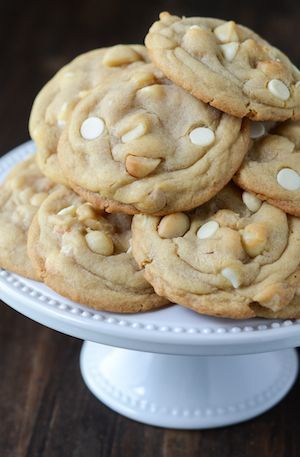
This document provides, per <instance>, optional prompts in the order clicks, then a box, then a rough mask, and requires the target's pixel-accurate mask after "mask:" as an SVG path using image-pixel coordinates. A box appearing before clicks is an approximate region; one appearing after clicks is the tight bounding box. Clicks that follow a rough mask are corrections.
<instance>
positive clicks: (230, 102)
mask: <svg viewBox="0 0 300 457" xmlns="http://www.w3.org/2000/svg"><path fill="white" fill-rule="evenodd" d="M145 44H146V47H147V48H148V51H149V53H150V56H151V58H152V60H153V61H154V62H155V64H156V65H157V66H158V67H159V68H160V69H161V70H162V71H163V72H164V73H165V75H166V76H167V77H168V78H170V79H171V80H172V81H174V82H175V83H176V84H178V85H180V86H182V87H184V89H186V90H187V91H189V92H190V93H192V94H193V95H194V96H195V97H197V98H199V99H200V100H203V101H204V102H206V103H209V104H210V105H212V106H215V107H216V108H218V109H220V110H222V111H225V112H227V113H229V114H233V115H234V116H238V117H244V116H248V117H250V118H252V119H257V120H277V121H283V120H286V119H291V118H292V119H299V118H300V72H299V70H298V69H297V68H296V67H295V66H294V65H293V64H292V63H291V62H290V60H289V59H288V58H287V57H286V56H285V55H284V54H283V53H282V52H281V51H279V50H278V49H276V48H274V47H273V46H271V45H270V44H269V43H268V42H267V41H265V40H263V39H262V38H261V37H260V36H258V35H257V34H255V33H254V32H253V31H252V30H250V29H248V28H246V27H244V26H242V25H238V24H236V23H235V22H233V21H228V22H226V21H223V20H219V19H211V18H200V17H191V18H186V17H183V18H179V17H177V16H171V15H170V14H169V13H161V15H160V20H159V21H157V22H155V23H154V24H153V25H152V27H151V28H150V31H149V33H148V35H147V36H146V40H145Z"/></svg>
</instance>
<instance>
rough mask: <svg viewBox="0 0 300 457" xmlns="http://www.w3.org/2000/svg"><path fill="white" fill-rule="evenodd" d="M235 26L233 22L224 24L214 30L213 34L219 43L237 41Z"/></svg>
mask: <svg viewBox="0 0 300 457" xmlns="http://www.w3.org/2000/svg"><path fill="white" fill-rule="evenodd" d="M236 28H237V27H236V24H235V22H233V21H228V22H225V23H224V24H222V25H219V26H218V27H216V28H215V30H214V34H215V35H216V37H217V38H218V39H219V40H220V41H221V43H228V42H229V41H239V37H238V34H237V32H236Z"/></svg>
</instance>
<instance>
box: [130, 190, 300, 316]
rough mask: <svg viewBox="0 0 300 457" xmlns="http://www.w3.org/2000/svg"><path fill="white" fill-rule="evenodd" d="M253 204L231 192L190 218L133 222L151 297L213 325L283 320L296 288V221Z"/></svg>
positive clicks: (299, 229) (299, 273) (299, 238)
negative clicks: (272, 317) (265, 317)
mask: <svg viewBox="0 0 300 457" xmlns="http://www.w3.org/2000/svg"><path fill="white" fill-rule="evenodd" d="M251 203H252V204H251ZM254 203H255V200H254V201H252V202H251V201H250V203H249V200H248V201H247V205H248V206H247V205H246V204H245V203H244V202H243V200H242V196H241V192H240V190H239V189H238V188H236V187H234V186H233V185H232V184H230V185H228V186H226V187H225V188H224V189H223V190H222V191H221V192H220V193H219V194H218V195H217V196H216V197H215V198H213V199H212V200H210V201H209V202H208V203H206V204H205V205H203V206H201V207H199V208H196V209H195V210H194V211H191V212H189V213H176V214H170V215H168V216H165V217H163V218H159V217H153V216H146V215H136V216H134V219H133V224H132V231H133V239H132V247H133V255H134V257H135V259H136V260H137V262H138V264H139V265H140V266H141V267H144V274H145V278H146V279H147V281H149V282H150V283H151V284H152V285H153V287H154V290H155V291H156V293H157V294H158V295H161V296H164V297H166V298H168V299H169V300H171V301H174V302H177V303H180V304H181V305H184V306H186V307H188V308H191V309H193V310H195V311H197V312H199V313H204V314H209V315H213V316H219V317H228V318H233V319H243V318H250V317H254V316H256V315H257V314H259V315H262V313H261V311H260V310H259V311H256V308H255V306H254V305H258V304H259V305H260V308H261V309H263V310H265V309H266V310H267V312H271V311H272V312H273V313H279V312H281V311H282V312H283V311H284V310H285V309H286V308H285V307H287V305H289V303H290V302H291V301H292V299H293V297H294V295H295V292H296V289H297V288H298V287H299V284H300V270H299V263H300V220H299V219H298V218H296V217H292V216H288V215H286V214H285V213H284V212H283V211H281V210H280V209H278V208H276V207H274V206H271V205H269V204H268V203H266V202H265V203H262V202H259V203H260V204H257V205H256V206H255V205H254ZM256 203H257V202H256ZM249 208H250V209H249Z"/></svg>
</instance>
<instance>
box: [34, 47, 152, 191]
mask: <svg viewBox="0 0 300 457" xmlns="http://www.w3.org/2000/svg"><path fill="white" fill-rule="evenodd" d="M146 62H148V57H147V51H146V49H145V47H144V46H140V45H117V46H113V47H111V48H103V49H96V50H94V51H90V52H88V53H86V54H82V55H80V56H79V57H77V58H76V59H74V60H73V61H72V62H70V63H69V64H68V65H66V66H65V67H63V68H62V69H61V70H60V71H59V72H58V73H57V74H56V75H55V76H54V77H53V78H52V79H51V80H50V81H49V82H48V83H47V84H46V85H45V86H44V87H43V89H42V90H41V91H40V93H39V94H38V96H37V97H36V99H35V101H34V104H33V107H32V111H31V116H30V121H29V130H30V134H31V137H32V139H33V140H34V141H35V142H36V145H37V149H38V151H37V158H38V165H39V167H40V168H41V170H42V171H43V173H44V174H45V175H46V176H48V177H49V178H50V179H52V180H53V181H55V182H59V183H64V184H67V182H66V179H65V177H64V175H63V173H62V172H61V168H60V167H59V164H58V161H57V155H56V151H57V143H58V140H59V137H60V135H61V132H62V131H63V128H64V126H65V124H66V122H67V120H68V118H69V116H70V113H71V112H72V110H73V109H74V106H76V104H77V103H78V101H79V100H81V99H82V98H83V97H84V96H85V95H86V94H87V93H88V92H89V90H90V89H92V88H93V87H95V86H97V85H98V84H100V83H103V82H104V81H107V80H109V81H115V80H116V81H117V79H118V78H119V77H120V75H121V74H122V73H124V71H133V72H134V71H135V70H136V68H138V67H139V66H144V65H145V63H146Z"/></svg>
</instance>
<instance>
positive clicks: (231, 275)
mask: <svg viewBox="0 0 300 457" xmlns="http://www.w3.org/2000/svg"><path fill="white" fill-rule="evenodd" d="M221 275H222V276H224V278H226V279H227V280H228V281H229V282H230V283H231V285H232V287H234V288H235V289H238V287H240V285H241V282H240V280H239V278H238V276H237V274H236V272H235V271H234V270H233V269H232V268H230V267H226V268H223V270H222V271H221Z"/></svg>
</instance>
